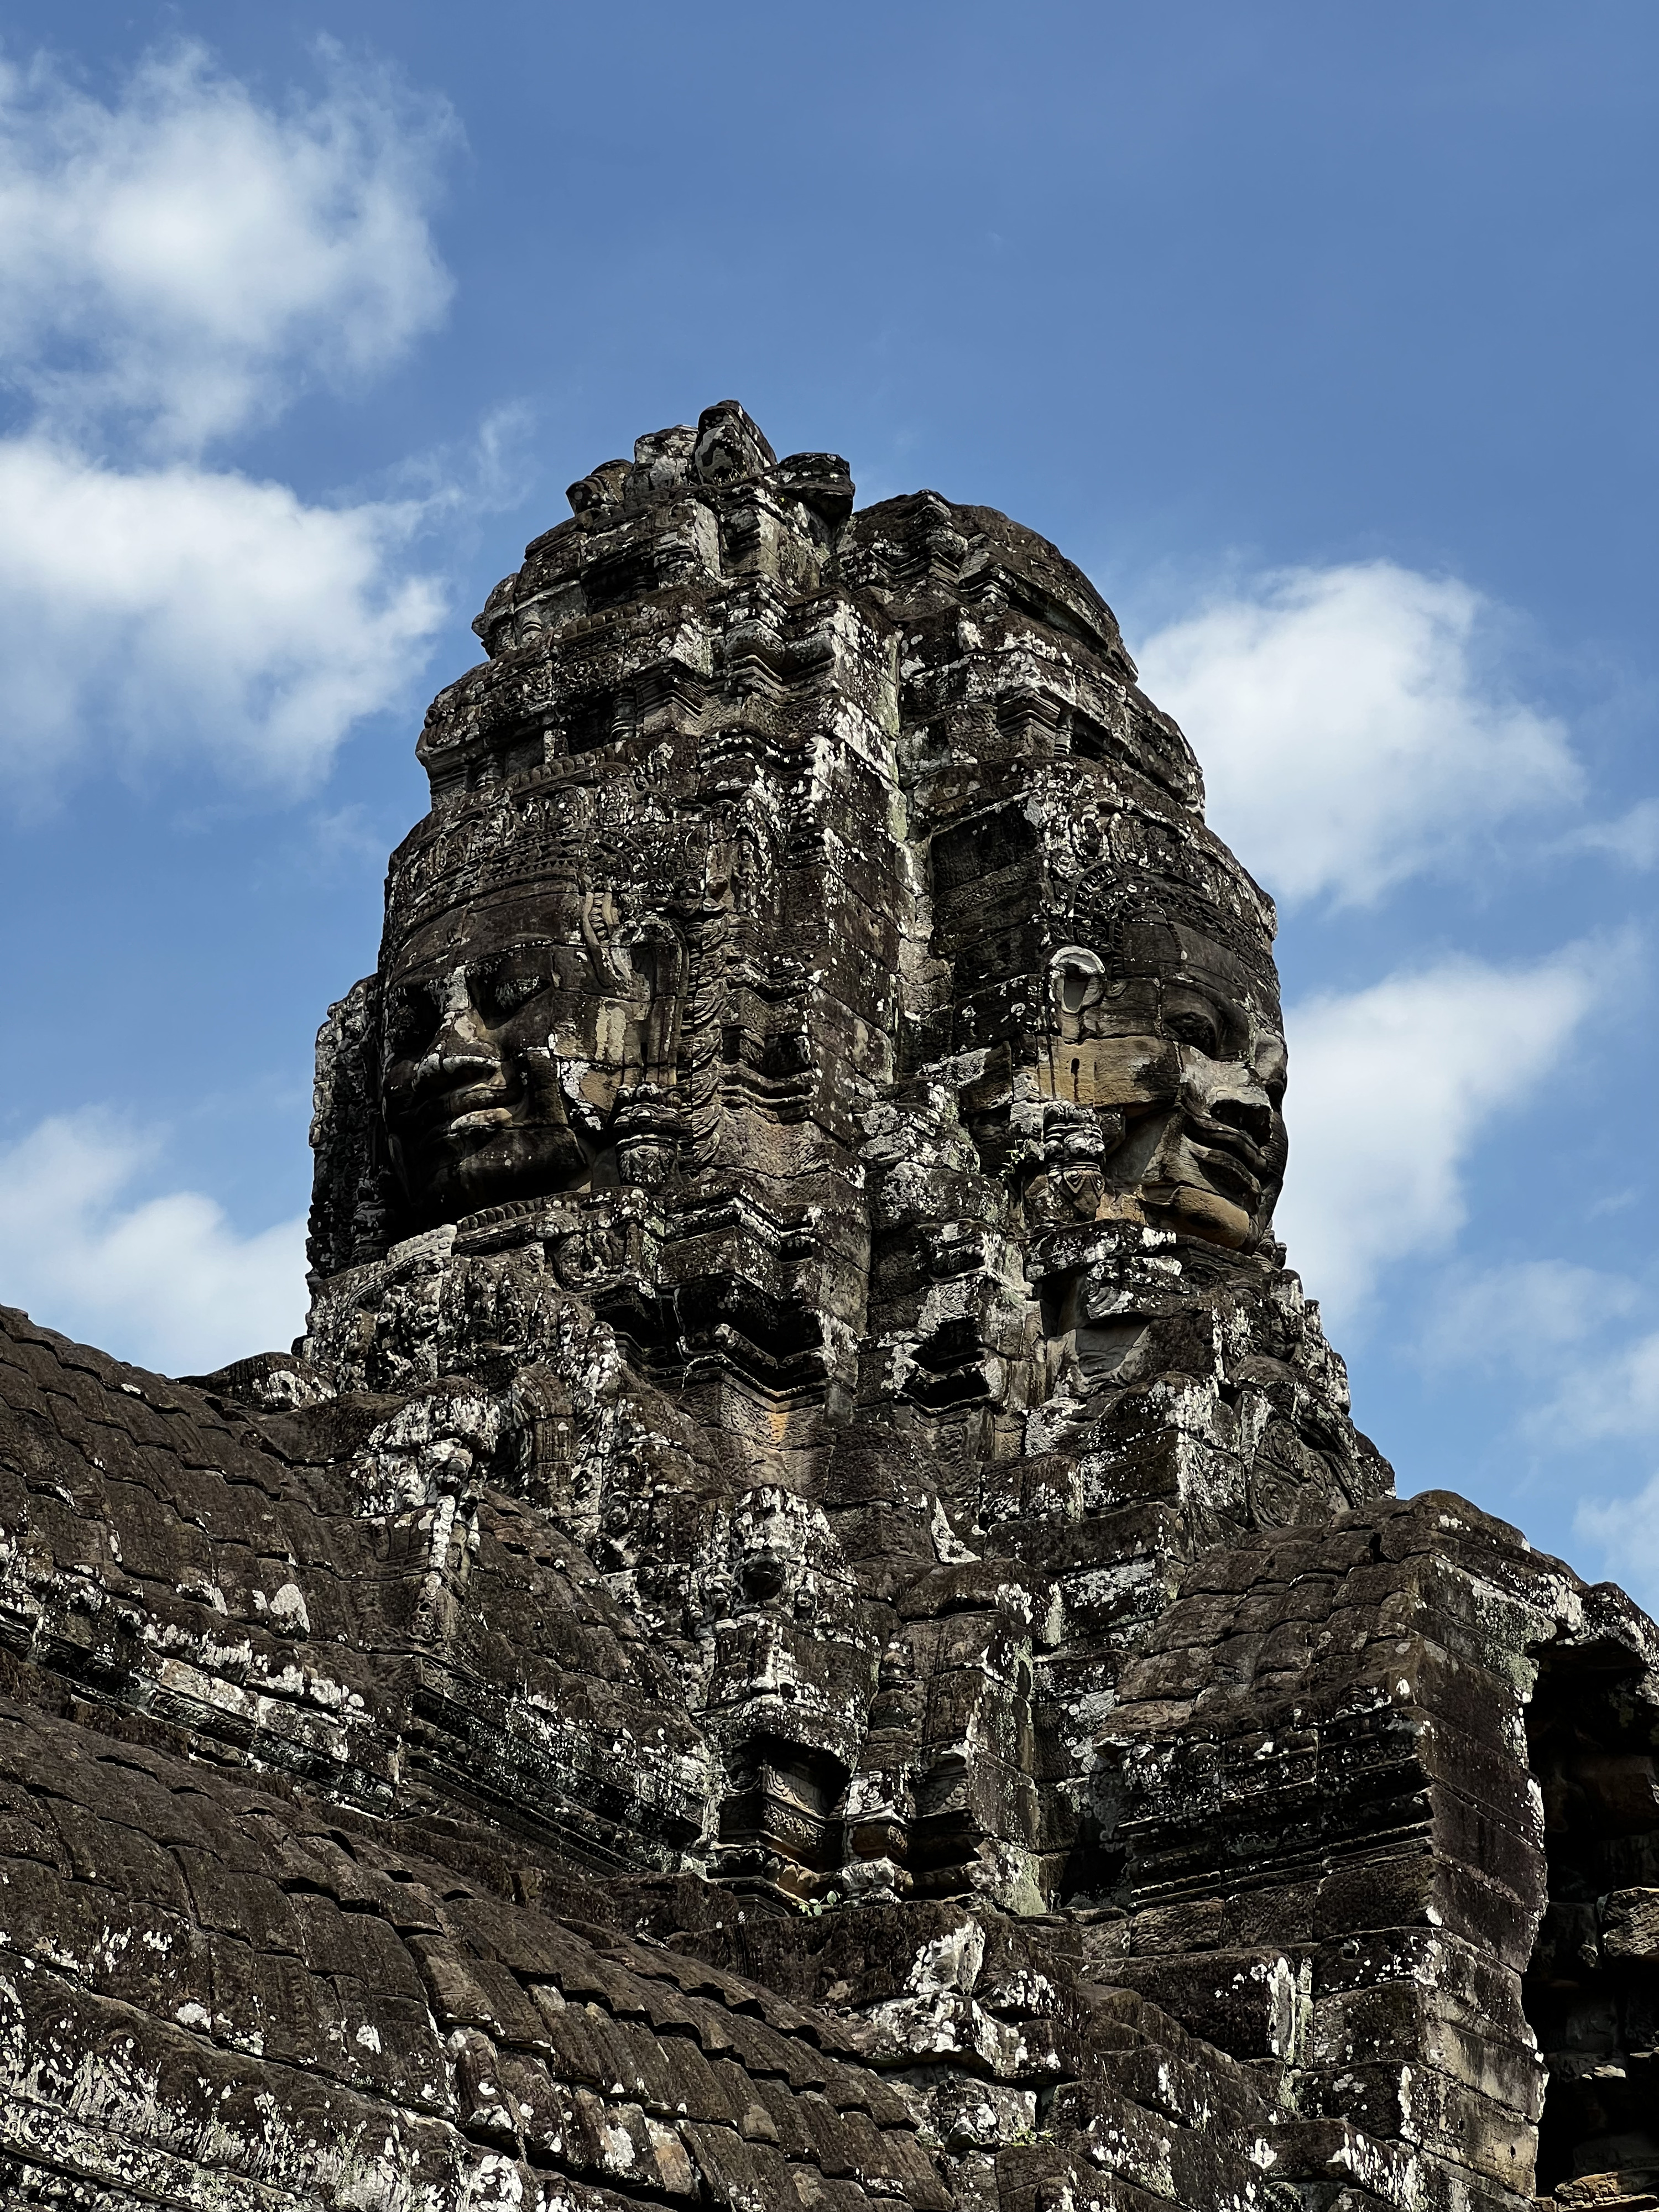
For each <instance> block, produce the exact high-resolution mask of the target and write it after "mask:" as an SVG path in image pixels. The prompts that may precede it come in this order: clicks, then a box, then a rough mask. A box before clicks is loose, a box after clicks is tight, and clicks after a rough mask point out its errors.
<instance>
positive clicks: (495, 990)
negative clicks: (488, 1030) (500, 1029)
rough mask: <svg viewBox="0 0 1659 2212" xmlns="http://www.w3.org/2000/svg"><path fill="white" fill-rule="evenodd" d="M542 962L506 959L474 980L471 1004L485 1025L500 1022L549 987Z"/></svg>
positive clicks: (550, 978)
mask: <svg viewBox="0 0 1659 2212" xmlns="http://www.w3.org/2000/svg"><path fill="white" fill-rule="evenodd" d="M554 980H555V979H554V977H553V976H552V975H550V973H549V970H548V964H547V963H546V962H545V961H544V960H530V961H525V960H510V961H503V962H502V963H501V965H500V966H499V967H497V968H494V969H490V970H489V972H488V973H487V974H484V975H479V976H477V977H476V978H475V979H474V981H473V984H472V1002H473V1004H474V1006H477V1010H478V1012H479V1013H480V1014H482V1015H483V1018H484V1019H485V1020H486V1021H487V1022H504V1021H507V1020H509V1019H510V1018H511V1017H512V1016H513V1015H514V1014H516V1013H517V1012H519V1010H520V1007H521V1006H528V1005H529V1004H530V1001H531V1000H532V999H536V998H539V997H540V995H541V994H542V993H543V992H544V991H545V990H548V989H550V987H551V986H552V984H553V981H554Z"/></svg>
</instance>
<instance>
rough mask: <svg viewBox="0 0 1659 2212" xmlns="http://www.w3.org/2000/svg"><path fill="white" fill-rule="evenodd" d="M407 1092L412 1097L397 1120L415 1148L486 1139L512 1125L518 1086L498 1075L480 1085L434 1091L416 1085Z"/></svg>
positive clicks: (420, 1084)
mask: <svg viewBox="0 0 1659 2212" xmlns="http://www.w3.org/2000/svg"><path fill="white" fill-rule="evenodd" d="M409 1089H410V1091H413V1093H414V1097H413V1099H412V1101H411V1103H410V1105H409V1106H408V1107H407V1108H406V1109H405V1110H404V1112H403V1113H402V1114H401V1115H398V1120H399V1121H401V1122H402V1124H403V1126H404V1129H405V1130H406V1131H407V1132H408V1135H409V1138H412V1139H413V1141H414V1142H415V1143H416V1145H423V1144H431V1143H433V1142H434V1141H435V1140H437V1141H441V1140H442V1139H445V1138H447V1137H453V1136H459V1137H475V1136H483V1135H487V1134H488V1133H489V1131H490V1130H491V1129H494V1128H498V1127H501V1125H502V1124H503V1123H504V1122H508V1121H512V1120H513V1116H514V1114H515V1113H516V1111H517V1097H516V1092H517V1086H516V1085H513V1084H512V1083H509V1082H508V1081H507V1078H506V1077H505V1075H503V1074H501V1073H495V1075H494V1076H493V1077H492V1078H491V1079H488V1080H486V1081H483V1082H477V1081H473V1082H461V1083H457V1084H454V1085H450V1086H448V1087H447V1088H443V1089H436V1090H435V1089H433V1088H431V1087H430V1086H429V1085H428V1084H425V1083H419V1084H413V1085H410V1086H409ZM405 1141H408V1139H405Z"/></svg>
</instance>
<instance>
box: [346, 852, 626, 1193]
mask: <svg viewBox="0 0 1659 2212" xmlns="http://www.w3.org/2000/svg"><path fill="white" fill-rule="evenodd" d="M639 950H640V948H639V947H638V946H634V945H628V944H626V943H624V942H623V934H622V933H621V932H620V931H619V928H618V924H617V905H616V902H615V900H614V898H612V897H611V895H610V894H609V893H603V892H600V893H595V892H582V893H568V894H564V895H563V896H560V895H558V894H555V895H553V896H551V897H547V896H543V897H540V898H537V899H526V898H524V897H522V896H519V897H507V898H504V899H500V900H496V901H493V902H486V901H480V902H477V903H475V904H474V905H472V906H471V907H469V908H466V909H465V911H463V912H461V913H459V914H458V915H448V916H446V917H443V918H442V919H441V920H440V921H436V922H434V923H432V924H430V925H428V927H426V928H425V929H423V930H420V931H417V932H416V933H415V934H414V935H413V936H412V937H411V938H410V939H409V941H408V942H407V943H406V944H405V945H404V946H403V947H402V948H401V949H400V950H399V951H398V954H397V955H396V957H394V958H393V960H392V962H391V963H390V964H389V966H388V969H387V972H386V997H385V1015H384V1026H383V1039H384V1042H383V1047H382V1054H381V1085H380V1102H381V1110H382V1113H383V1115H384V1117H385V1123H386V1135H387V1139H388V1142H389V1146H390V1150H391V1153H392V1162H393V1165H394V1167H395V1169H396V1170H397V1173H398V1177H399V1180H400V1181H401V1182H402V1184H403V1187H404V1194H405V1195H406V1197H407V1199H408V1201H409V1205H410V1212H411V1214H412V1215H413V1217H414V1218H416V1220H417V1221H419V1222H422V1223H431V1222H437V1221H454V1220H458V1219H459V1218H461V1216H462V1215H464V1214H466V1213H471V1212H476V1211H477V1209H478V1208H480V1207H482V1206H499V1205H501V1204H503V1203H505V1202H506V1201H507V1200H513V1199H518V1198H529V1197H537V1196H541V1195H543V1194H546V1193H548V1192H551V1191H557V1190H569V1189H574V1188H578V1187H580V1186H582V1185H585V1184H587V1183H589V1182H592V1181H594V1180H595V1179H598V1180H600V1181H605V1180H607V1179H608V1180H611V1181H614V1180H616V1176H615V1173H614V1168H612V1169H611V1172H610V1173H609V1175H608V1176H607V1174H606V1169H607V1166H608V1165H609V1162H608V1159H607V1154H608V1150H609V1146H610V1143H611V1124H612V1121H613V1120H614V1117H615V1115H616V1110H617V1103H618V1101H619V1098H620V1097H621V1095H622V1093H623V1090H624V1088H625V1086H626V1085H628V1084H629V1082H630V1081H635V1080H637V1079H639V1077H640V1075H641V1073H642V1064H643V1057H644V1054H646V1052H647V1050H648V1038H647V1036H646V1031H647V1029H648V1026H649V1015H650V1010H651V1005H652V1000H653V987H652V976H651V972H650V969H651V963H650V960H649V958H648V957H647V959H646V960H644V961H643V962H641V961H640V960H639V959H637V958H636V957H635V956H636V953H637V952H638V951H639Z"/></svg>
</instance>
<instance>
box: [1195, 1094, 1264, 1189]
mask: <svg viewBox="0 0 1659 2212" xmlns="http://www.w3.org/2000/svg"><path fill="white" fill-rule="evenodd" d="M1187 1126H1188V1131H1189V1132H1190V1134H1189V1135H1188V1145H1187V1149H1188V1152H1190V1153H1191V1154H1192V1156H1193V1158H1194V1160H1196V1161H1197V1163H1198V1164H1199V1165H1200V1167H1201V1168H1202V1169H1203V1170H1204V1171H1205V1174H1206V1176H1208V1177H1209V1178H1210V1180H1211V1181H1212V1183H1213V1184H1214V1186H1215V1188H1217V1189H1218V1190H1220V1191H1222V1192H1223V1193H1224V1194H1228V1195H1231V1196H1238V1195H1240V1194H1243V1196H1244V1198H1245V1199H1247V1200H1248V1201H1249V1206H1250V1207H1251V1209H1252V1210H1254V1208H1255V1205H1256V1203H1257V1201H1258V1200H1260V1198H1261V1191H1262V1186H1263V1184H1264V1182H1266V1180H1267V1155H1266V1154H1265V1153H1264V1152H1262V1150H1261V1146H1259V1145H1256V1144H1255V1143H1253V1142H1252V1141H1251V1139H1249V1137H1247V1136H1246V1135H1245V1134H1244V1133H1243V1130H1242V1129H1236V1128H1234V1127H1232V1125H1231V1122H1226V1121H1212V1120H1211V1119H1210V1117H1209V1116H1208V1115H1206V1114H1194V1113H1191V1112H1188V1115H1187Z"/></svg>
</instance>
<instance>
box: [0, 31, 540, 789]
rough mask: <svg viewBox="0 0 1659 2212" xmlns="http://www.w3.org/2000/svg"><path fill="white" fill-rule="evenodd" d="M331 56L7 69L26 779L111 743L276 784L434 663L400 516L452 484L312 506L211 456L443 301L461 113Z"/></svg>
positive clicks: (422, 507) (427, 603) (1, 600)
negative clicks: (86, 71)
mask: <svg viewBox="0 0 1659 2212" xmlns="http://www.w3.org/2000/svg"><path fill="white" fill-rule="evenodd" d="M324 61H325V70H326V73H327V77H328V82H327V85H326V88H325V90H324V91H323V92H322V93H321V94H319V95H318V96H316V97H313V98H311V99H309V100H307V99H303V98H297V97H296V98H294V99H290V100H289V101H287V102H286V103H285V104H284V105H283V106H280V107H278V106H270V105H264V104H261V103H260V102H259V101H258V100H256V99H255V98H254V97H253V95H252V94H251V93H250V92H249V91H248V90H247V89H246V87H244V86H242V85H240V84H239V83H237V82H235V81H234V79H231V78H229V77H227V76H224V75H222V73H221V72H219V71H218V70H216V69H215V68H214V66H213V64H211V62H210V59H209V58H208V57H207V55H206V54H205V53H204V51H203V50H202V49H201V48H200V47H198V46H181V47H179V48H176V49H174V50H173V52H170V53H168V54H166V55H164V56H162V57H161V58H153V59H151V60H150V61H149V62H147V63H145V64H143V66H142V67H140V68H139V69H138V70H137V71H136V72H135V73H134V74H133V75H132V76H131V77H130V79H129V80H128V82H126V84H125V88H124V89H123V91H122V93H121V94H120V96H119V97H118V99H117V100H114V101H113V102H112V103H109V104H105V103H103V102H100V101H98V100H94V99H92V98H91V97H89V96H88V94H85V93H84V92H82V91H81V90H79V89H78V88H76V87H74V86H73V85H71V84H70V83H68V82H65V80H64V78H63V77H62V76H59V75H58V74H57V73H56V72H55V71H54V70H52V67H51V66H49V65H48V64H45V63H41V64H36V65H35V66H34V67H33V68H32V69H30V70H19V69H16V68H14V67H9V66H0V362H3V369H4V373H5V374H6V376H7V378H8V379H9V381H10V383H11V385H12V386H13V388H14V390H15V391H16V392H19V393H20V394H21V396H22V398H23V399H24V401H25V403H26V405H27V407H28V408H30V409H31V410H32V420H30V421H29V422H27V424H26V426H25V427H24V428H21V430H19V431H18V432H16V433H15V434H14V435H12V436H10V437H9V438H8V439H5V440H3V441H0V503H3V505H4V507H5V510H6V515H7V529H6V533H5V538H4V542H3V544H0V650H3V653H4V654H5V659H6V665H7V690H6V699H5V704H4V708H3V712H0V786H3V787H6V788H8V789H9V793H10V795H11V796H12V798H13V799H14V801H15V802H18V803H21V804H22V805H26V806H27V805H40V804H42V803H44V802H46V801H49V800H50V799H51V798H52V797H53V796H54V795H56V794H58V793H61V792H62V791H63V789H64V787H65V786H66V785H67V784H68V782H69V781H70V780H72V778H73V776H74V775H75V773H76V770H77V769H80V770H84V769H86V768H88V766H89V765H91V763H93V761H94V759H96V758H100V757H101V758H103V759H105V760H113V761H115V762H117V763H125V764H128V765H131V764H132V763H136V762H138V761H144V762H147V763H159V762H174V761H178V760H180V759H188V760H191V761H194V762H198V763H207V764H209V765H210V766H211V767H212V768H213V769H215V770H216V771H217V772H218V773H219V774H220V775H222V776H223V777H225V778H227V779H228V780H229V781H234V782H240V783H243V784H247V783H252V784H256V785H263V786H264V787H267V788H270V789H272V790H274V791H275V792H276V793H280V794H282V795H289V794H290V793H293V792H295V791H297V790H299V789H302V788H304V787H307V785H309V784H312V783H314V782H315V781H317V780H318V778H319V776H320V775H322V774H323V773H324V772H325V770H326V769H327V766H328V764H329V763H330V762H331V758H332V757H333V755H334V752H335V750H336V749H337V746H338V744H339V743H340V741H341V739H342V738H343V736H344V734H345V732H346V731H347V730H348V729H349V727H350V726H351V725H352V723H353V722H354V721H355V720H357V719H358V718H359V717H361V716H362V715H364V714H370V713H373V712H374V711H376V710H378V709H380V708H386V707H387V706H390V705H392V704H394V703H396V702H399V701H400V700H401V699H402V698H403V697H404V696H405V695H406V692H407V689H408V687H409V686H410V684H412V683H414V682H416V680H418V678H419V675H420V672H421V668H422V663H423V661H424V659H425V657H426V650H427V647H428V642H429V641H430V639H431V637H432V635H433V634H434V632H435V629H436V628H437V625H438V623H439V621H440V619H441V613H442V592H441V589H440V586H438V584H437V583H436V582H435V580H433V579H432V578H431V577H429V576H423V575H422V574H418V573H416V568H415V563H416V552H415V545H416V538H417V537H418V535H419V533H420V532H421V530H422V527H423V526H424V525H425V524H426V523H427V522H428V521H429V520H431V514H432V509H433V507H434V506H435V505H439V506H442V505H445V504H447V501H446V498H445V495H443V493H442V492H441V491H440V490H437V489H427V490H426V491H424V492H423V494H422V495H420V496H415V497H410V498H404V499H393V500H386V499H381V500H378V501H356V502H355V503H338V504H334V503H311V502H308V501H305V500H303V499H301V497H300V496H299V495H298V494H297V493H296V492H295V491H294V490H292V489H290V488H289V487H288V486H287V485H285V484H282V483H269V482H259V481H256V480H254V479H253V478H252V477H249V476H247V475H246V474H243V473H240V472H238V471H235V470H234V468H232V467H230V466H228V465H224V464H223V463H222V462H220V463H218V464H216V465H206V464H205V463H204V459H203V458H202V456H203V453H204V448H205V447H207V446H208V445H210V443H213V442H215V441H216V442H217V443H218V444H219V446H220V447H222V446H223V441H225V440H226V439H227V438H228V437H229V436H231V435H234V433H236V432H238V431H241V430H246V429H247V428H250V427H251V426H253V425H256V424H258V423H262V422H268V421H269V420H270V418H271V416H273V415H275V414H276V413H277V412H278V411H280V410H281V409H282V408H283V406H285V405H286V404H289V402H290V401H291V400H292V399H293V398H295V396H296V395H297V394H298V393H299V392H301V390H303V389H304V388H306V387H307V386H309V385H313V384H317V383H319V382H320V383H325V384H329V385H333V386H339V385H341V384H343V383H345V382H349V381H353V380H362V379H364V378H366V377H368V376H370V375H371V374H374V373H376V372H378V371H380V370H382V369H384V368H386V366H387V365H388V364H389V363H391V362H393V361H395V360H396V359H397V358H398V356H399V355H400V354H402V353H403V352H404V350H405V349H407V347H408V346H409V345H410V343H411V342H412V341H413V340H414V338H416V337H417V336H419V334H420V333H421V332H422V331H425V330H427V329H429V328H430V327H431V326H432V325H433V324H434V323H435V321H436V320H437V319H438V318H439V317H440V316H441V313H443V310H444V307H445V306H446V303H447V299H448V295H449V289H450V286H449V279H448V277H447V274H446V272H445V271H444V269H443V267H442V264H441V261H440V260H439V258H438V255H437V252H436V249H435V245H434V243H433V240H432V237H431V234H430V229H429V227H428V207H429V204H430V201H431V198H432V195H433V191H434V188H435V180H436V179H437V178H438V177H439V175H440V174H441V167H442V164H441V159H440V158H439V157H440V156H441V153H442V151H443V149H444V147H445V145H446V143H447V141H448V140H449V139H450V138H451V137H453V135H454V126H453V122H452V121H451V120H450V118H449V117H448V113H447V110H446V109H445V108H443V107H442V106H441V104H438V103H432V102H420V101H416V100H413V99H411V98H410V96H409V95H408V94H404V93H403V92H401V91H400V90H399V89H398V87H397V86H396V85H395V84H394V83H393V82H392V80H391V79H390V78H388V77H387V76H385V75H383V74H381V73H379V72H375V71H374V70H363V69H356V68H353V67H351V66H349V65H348V64H346V62H345V61H344V60H343V58H341V57H340V56H339V55H338V54H337V52H333V51H332V50H328V51H326V52H325V55H324ZM493 435H494V434H493V433H491V434H489V436H493ZM489 436H487V440H486V442H487V443H488V442H489ZM495 442H496V443H499V439H496V440H495ZM489 458H490V457H489V453H484V454H483V456H482V462H483V463H488V461H489Z"/></svg>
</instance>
